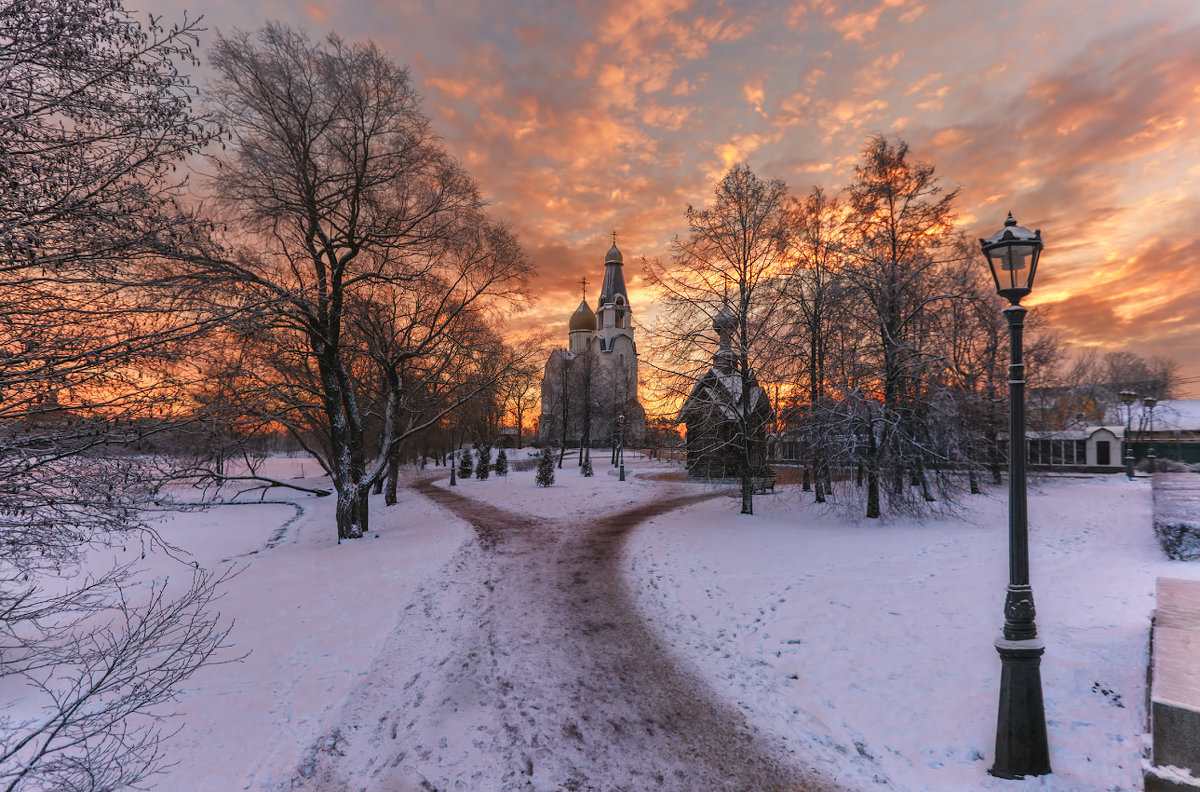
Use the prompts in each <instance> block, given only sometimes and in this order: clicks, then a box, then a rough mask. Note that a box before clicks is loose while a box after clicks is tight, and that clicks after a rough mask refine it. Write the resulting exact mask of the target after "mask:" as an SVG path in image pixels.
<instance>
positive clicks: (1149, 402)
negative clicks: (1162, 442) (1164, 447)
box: [1142, 396, 1158, 473]
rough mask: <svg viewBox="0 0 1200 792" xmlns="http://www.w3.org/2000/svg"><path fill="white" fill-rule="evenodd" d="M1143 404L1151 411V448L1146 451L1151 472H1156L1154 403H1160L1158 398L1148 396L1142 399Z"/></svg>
mask: <svg viewBox="0 0 1200 792" xmlns="http://www.w3.org/2000/svg"><path fill="white" fill-rule="evenodd" d="M1142 404H1144V405H1146V409H1147V410H1149V411H1150V450H1148V451H1147V452H1146V459H1147V461H1149V463H1150V472H1151V473H1155V472H1157V471H1158V454H1157V453H1156V452H1155V448H1154V405H1156V404H1158V399H1156V398H1154V397H1153V396H1147V397H1146V398H1144V399H1142Z"/></svg>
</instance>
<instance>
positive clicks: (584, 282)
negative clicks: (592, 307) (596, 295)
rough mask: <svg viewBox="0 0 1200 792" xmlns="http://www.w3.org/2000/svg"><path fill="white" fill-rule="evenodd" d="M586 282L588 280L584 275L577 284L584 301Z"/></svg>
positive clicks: (585, 299) (585, 297)
mask: <svg viewBox="0 0 1200 792" xmlns="http://www.w3.org/2000/svg"><path fill="white" fill-rule="evenodd" d="M587 283H588V281H587V278H586V277H583V278H580V279H579V285H580V287H581V288H582V289H583V299H584V301H585V302H586V301H587Z"/></svg>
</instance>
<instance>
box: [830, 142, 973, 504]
mask: <svg viewBox="0 0 1200 792" xmlns="http://www.w3.org/2000/svg"><path fill="white" fill-rule="evenodd" d="M956 196H957V190H952V191H950V192H948V193H945V192H943V190H942V188H941V186H940V185H939V184H938V182H937V180H936V178H935V177H934V169H933V166H931V165H929V164H927V163H924V162H915V163H914V162H912V161H910V159H909V156H908V145H907V144H906V143H904V142H903V141H896V142H894V143H893V142H889V141H888V140H887V139H885V138H884V137H882V136H880V135H876V136H874V137H872V138H870V139H869V140H868V141H867V144H866V146H865V147H864V150H863V161H862V163H861V164H860V165H858V166H857V167H856V168H855V179H854V181H853V182H852V183H851V184H850V185H849V187H848V188H847V190H846V199H847V202H848V204H849V209H850V216H849V218H848V227H849V233H850V238H849V240H848V242H849V244H848V245H847V252H848V253H849V254H850V257H851V261H852V264H851V266H850V267H848V269H847V271H846V276H847V278H848V279H849V280H850V282H851V283H852V284H853V285H854V288H855V290H856V291H857V293H858V300H857V301H856V303H857V305H858V306H859V308H858V310H859V316H860V321H861V322H862V326H863V332H864V333H865V334H867V338H868V339H870V345H869V347H868V350H869V351H870V354H871V359H872V361H873V364H874V368H875V372H874V373H875V379H876V382H877V385H876V386H875V391H876V394H875V395H877V397H878V399H879V401H880V404H881V407H882V409H881V411H880V414H879V415H878V416H877V417H876V418H872V419H871V426H870V432H869V436H868V438H867V441H868V442H867V448H868V455H867V456H868V458H867V467H868V473H869V482H868V500H867V509H866V515H867V516H868V517H879V516H880V497H879V495H880V492H879V487H880V478H881V477H886V478H887V479H888V480H889V481H890V482H891V485H892V486H891V487H890V490H889V497H890V499H891V501H892V502H894V503H895V504H896V505H900V504H901V503H903V502H904V501H905V488H904V486H903V481H904V477H905V475H906V473H908V474H911V475H912V477H913V478H915V479H916V480H917V481H918V482H919V483H920V484H921V488H922V495H923V496H924V499H925V500H930V499H931V498H932V495H931V493H930V491H929V489H928V487H927V480H926V478H925V476H926V466H927V464H928V462H929V461H930V459H931V457H934V456H938V453H939V452H937V451H936V450H935V448H934V446H933V443H932V442H931V432H930V430H931V429H932V428H933V427H934V423H933V421H932V420H931V418H932V416H930V415H929V414H928V413H927V411H926V409H925V408H926V407H927V406H928V405H929V404H930V401H929V400H928V399H927V398H922V393H921V383H922V382H924V381H926V380H928V379H931V378H932V377H933V376H934V368H931V366H933V367H936V366H937V365H940V361H939V360H938V357H939V351H938V349H937V345H936V343H932V342H933V340H934V339H935V337H936V331H937V323H938V318H937V316H936V315H935V313H934V311H933V310H932V309H933V308H934V307H935V306H936V305H938V304H939V303H942V302H944V301H947V300H950V299H953V298H955V297H957V296H958V295H957V294H956V292H955V284H954V282H953V281H952V280H951V279H949V278H948V277H947V276H948V273H949V271H950V270H952V269H953V266H951V265H954V266H959V267H961V266H963V255H964V253H963V251H964V247H963V246H962V245H961V244H956V241H955V240H956V237H955V232H954V226H953V221H954V214H953V205H954V199H955V197H956Z"/></svg>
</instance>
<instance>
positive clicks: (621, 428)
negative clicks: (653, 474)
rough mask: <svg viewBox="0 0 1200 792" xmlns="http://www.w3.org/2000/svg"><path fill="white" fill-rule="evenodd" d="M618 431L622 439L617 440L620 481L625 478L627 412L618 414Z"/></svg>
mask: <svg viewBox="0 0 1200 792" xmlns="http://www.w3.org/2000/svg"><path fill="white" fill-rule="evenodd" d="M617 431H618V432H619V433H620V439H619V440H618V441H617V464H618V465H620V466H621V467H620V471H621V475H620V477H619V480H620V481H624V480H625V413H621V414H620V415H618V416H617Z"/></svg>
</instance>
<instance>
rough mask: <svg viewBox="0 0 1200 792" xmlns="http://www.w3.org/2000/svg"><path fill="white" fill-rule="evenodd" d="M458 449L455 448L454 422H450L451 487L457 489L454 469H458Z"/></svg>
mask: <svg viewBox="0 0 1200 792" xmlns="http://www.w3.org/2000/svg"><path fill="white" fill-rule="evenodd" d="M457 452H458V449H457V448H455V447H454V421H451V422H450V486H451V487H457V486H458V482H457V481H455V479H454V469H455V468H456V467H458V453H457Z"/></svg>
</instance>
